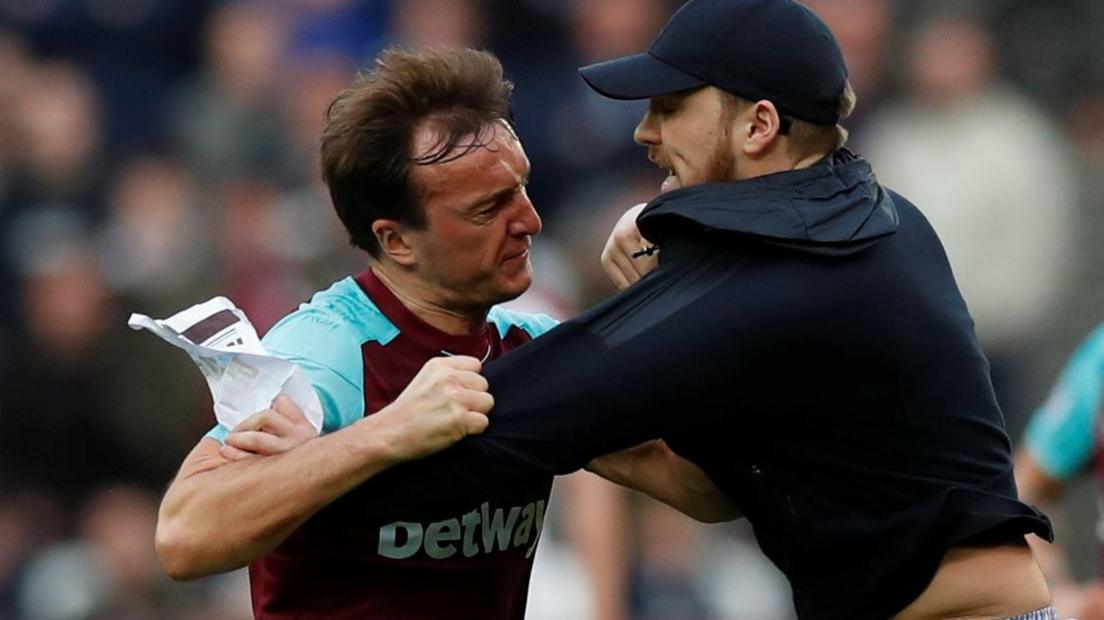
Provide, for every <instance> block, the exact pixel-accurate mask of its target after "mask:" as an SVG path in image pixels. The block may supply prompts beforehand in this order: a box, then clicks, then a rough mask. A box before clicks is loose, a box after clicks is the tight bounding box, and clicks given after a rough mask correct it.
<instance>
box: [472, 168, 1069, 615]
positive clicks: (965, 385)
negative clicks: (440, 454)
mask: <svg viewBox="0 0 1104 620" xmlns="http://www.w3.org/2000/svg"><path fill="white" fill-rule="evenodd" d="M638 225H639V226H640V229H641V232H642V233H643V234H644V236H645V237H646V238H648V239H650V240H653V241H654V242H656V243H658V244H659V245H660V247H661V248H662V250H661V261H660V265H659V268H658V269H657V270H656V271H655V272H653V273H652V274H650V275H648V276H647V277H645V278H644V279H643V280H642V281H641V282H640V283H638V284H636V285H634V286H633V287H631V288H630V289H628V290H626V291H625V292H623V293H621V294H620V295H618V296H616V297H614V298H613V299H611V300H609V301H607V302H605V303H603V304H601V305H600V306H598V307H596V308H594V309H592V310H590V311H588V312H586V313H585V314H583V315H581V316H579V317H578V318H577V319H575V320H572V321H569V322H567V323H565V324H563V325H561V326H560V327H558V328H557V329H555V330H553V331H551V332H549V333H548V334H547V335H545V336H543V337H541V338H539V339H537V340H536V341H534V342H532V343H530V344H529V345H526V346H525V347H522V348H521V349H519V350H518V351H516V352H514V353H513V354H511V355H510V356H508V357H506V358H503V359H502V360H499V361H498V362H496V363H495V364H492V365H491V366H490V367H488V368H487V371H486V374H487V376H488V379H489V380H490V383H491V389H492V392H493V393H494V396H495V408H494V411H493V412H492V414H491V425H490V428H489V429H488V431H487V432H486V433H485V434H484V435H483V436H480V437H474V438H471V439H470V440H465V442H462V443H461V445H460V446H458V450H461V451H465V450H477V451H479V452H481V453H482V454H484V455H487V456H490V457H491V458H492V459H494V460H495V461H498V462H499V463H500V467H501V468H502V469H503V471H504V472H505V471H516V473H518V474H521V473H523V472H547V473H562V472H568V471H572V470H574V469H577V468H579V467H581V466H582V465H584V464H585V463H586V462H587V461H588V460H590V459H591V458H593V457H595V456H598V455H601V454H604V453H607V452H611V451H614V450H618V449H621V448H625V447H628V446H631V445H635V444H637V443H639V442H642V441H644V440H647V439H651V438H655V437H662V438H665V439H666V440H667V441H668V443H669V444H670V445H671V447H672V448H673V449H675V450H676V451H677V452H679V453H680V454H682V455H683V456H686V457H688V458H690V459H691V460H693V461H695V462H697V463H698V464H699V465H701V466H702V467H703V469H705V470H706V472H707V473H708V474H709V475H710V477H711V478H712V479H713V480H714V481H715V482H716V483H717V485H718V486H719V487H721V488H722V489H723V490H724V491H725V492H726V493H727V494H728V495H729V496H730V497H731V498H732V499H734V500H735V502H736V503H737V504H738V505H739V506H740V507H741V508H742V510H743V512H744V514H745V515H746V516H747V518H748V519H749V521H750V522H751V524H752V525H753V527H754V529H755V532H756V536H757V538H758V540H759V543H760V545H761V546H762V549H763V551H764V552H765V553H766V554H767V555H768V556H769V557H770V559H771V560H773V561H774V562H775V563H776V564H777V565H778V566H779V567H780V568H781V569H782V571H783V572H784V573H785V574H786V576H787V577H788V578H789V579H790V581H791V582H792V585H793V591H794V598H795V603H796V606H797V610H798V613H799V615H800V616H801V617H802V618H803V619H804V618H810V619H813V618H841V619H842V618H846V619H850V620H859V619H866V618H869V619H884V618H887V617H890V616H891V615H893V614H894V613H895V612H897V611H899V610H900V609H902V608H903V607H904V606H905V605H907V604H908V603H909V602H910V601H911V600H913V599H914V598H916V596H918V595H919V594H920V592H921V591H922V590H923V589H924V587H925V586H926V585H927V583H928V581H929V580H930V579H931V577H932V575H933V574H934V572H935V569H936V567H937V566H938V564H939V562H940V559H941V558H942V556H943V554H944V553H945V552H946V550H947V549H949V548H950V547H952V546H954V545H957V544H960V543H963V542H965V541H977V540H981V539H989V540H1002V539H1008V540H1013V539H1016V538H1017V537H1019V538H1020V539H1021V540H1022V535H1023V534H1024V533H1026V532H1034V533H1036V534H1038V535H1040V536H1042V537H1044V538H1047V539H1050V538H1051V537H1052V533H1051V529H1050V524H1049V522H1048V521H1047V519H1046V517H1045V516H1043V515H1042V514H1041V513H1040V512H1039V511H1037V510H1036V509H1034V508H1032V507H1030V506H1027V505H1025V504H1023V503H1021V502H1019V501H1018V500H1017V499H1016V491H1015V487H1014V485H1013V480H1012V463H1011V458H1010V444H1009V440H1008V437H1007V434H1006V432H1005V429H1004V422H1003V418H1002V415H1001V413H1000V410H999V409H998V407H997V404H996V402H995V399H994V396H993V391H992V387H991V385H990V381H989V373H988V370H989V366H988V362H987V361H986V359H985V357H984V356H983V354H982V352H981V349H980V348H979V346H978V343H977V339H976V337H975V334H974V329H973V322H972V320H971V318H970V315H969V313H968V312H967V309H966V305H965V303H964V302H963V300H962V297H961V295H960V294H959V292H958V289H957V287H956V285H955V282H954V278H953V276H952V275H951V270H950V267H949V265H948V263H947V258H946V255H945V254H944V251H943V248H942V246H941V244H940V242H939V239H938V238H937V237H936V235H935V232H934V231H933V230H932V228H931V226H930V225H929V224H928V222H927V221H926V220H925V219H924V217H923V215H921V213H920V211H918V210H917V208H916V207H915V206H913V205H912V204H910V203H909V202H908V201H907V200H905V199H904V198H902V197H901V196H900V195H898V194H896V193H894V192H892V191H890V190H887V189H886V188H883V187H882V186H880V185H879V184H878V183H877V181H876V179H875V177H874V174H873V172H872V170H871V168H870V166H869V165H868V164H867V163H866V162H865V161H864V160H862V159H861V158H858V157H857V156H855V155H853V154H851V153H850V152H848V151H846V150H841V151H839V152H837V153H836V154H834V155H833V156H832V157H830V158H827V159H826V160H824V161H822V162H820V163H819V164H817V165H814V166H812V167H810V168H807V169H803V170H796V171H790V172H782V173H778V174H772V175H768V176H764V177H760V178H756V179H751V180H747V181H741V182H736V183H725V184H711V185H700V186H695V187H689V188H684V189H680V190H676V191H673V192H670V193H668V194H665V195H662V196H660V197H659V198H657V199H656V200H655V201H653V202H652V203H651V204H650V205H648V207H647V208H646V209H645V210H644V211H643V213H642V214H641V216H640V219H639V220H638Z"/></svg>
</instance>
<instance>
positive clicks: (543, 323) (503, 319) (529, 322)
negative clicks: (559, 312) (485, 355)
mask: <svg viewBox="0 0 1104 620" xmlns="http://www.w3.org/2000/svg"><path fill="white" fill-rule="evenodd" d="M487 321H488V322H489V323H491V324H493V325H494V326H495V329H497V330H498V335H499V337H501V338H505V337H506V334H507V333H508V332H509V331H510V329H511V328H513V327H516V328H518V329H520V330H522V331H524V332H525V333H527V334H529V337H530V338H537V337H538V336H541V335H542V334H544V333H545V332H547V331H548V330H550V329H552V328H553V327H555V326H557V325H559V323H560V322H559V321H557V320H556V319H554V318H552V317H550V316H548V315H547V314H543V313H537V314H533V313H529V312H519V311H517V310H510V309H509V308H503V307H502V306H494V307H492V308H491V311H490V312H488V313H487Z"/></svg>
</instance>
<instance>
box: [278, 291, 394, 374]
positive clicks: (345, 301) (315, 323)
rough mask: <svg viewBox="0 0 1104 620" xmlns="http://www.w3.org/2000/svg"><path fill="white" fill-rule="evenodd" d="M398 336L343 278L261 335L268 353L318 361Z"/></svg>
mask: <svg viewBox="0 0 1104 620" xmlns="http://www.w3.org/2000/svg"><path fill="white" fill-rule="evenodd" d="M398 335H399V329H398V328H397V327H395V325H394V323H392V322H391V321H390V320H389V319H388V318H387V317H386V316H385V315H384V314H383V312H381V311H380V309H379V308H378V307H376V305H375V304H374V303H372V300H371V299H370V298H369V297H368V295H366V294H365V293H364V291H363V290H362V289H361V288H360V286H359V285H358V284H357V283H356V281H355V280H354V279H353V278H351V277H347V278H343V279H341V280H338V281H337V282H335V283H334V284H333V285H332V286H330V287H329V288H328V289H326V290H324V291H319V292H318V293H315V294H314V296H313V297H311V299H310V301H308V302H307V303H304V304H302V305H300V306H299V308H298V309H297V310H295V311H294V312H292V313H291V314H288V315H287V316H285V317H284V318H282V319H280V321H279V322H277V323H276V325H274V326H273V327H272V329H270V330H269V331H268V333H267V334H265V336H264V339H263V343H264V345H265V348H266V349H268V350H269V351H271V352H273V353H276V354H280V353H286V354H291V355H292V356H294V357H299V356H307V357H311V358H312V359H316V360H319V361H322V360H325V359H326V358H328V357H331V356H332V355H339V356H342V357H343V356H344V355H346V354H353V353H355V354H356V355H357V357H359V351H360V347H361V346H362V345H363V344H364V343H366V342H372V341H376V342H379V343H381V344H387V343H388V342H390V341H391V340H393V339H394V338H395V337H396V336H398Z"/></svg>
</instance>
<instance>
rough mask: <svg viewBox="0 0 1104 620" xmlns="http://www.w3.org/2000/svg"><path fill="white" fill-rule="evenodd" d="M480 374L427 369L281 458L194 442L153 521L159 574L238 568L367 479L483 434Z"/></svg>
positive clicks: (474, 365) (458, 368) (243, 445)
mask: <svg viewBox="0 0 1104 620" xmlns="http://www.w3.org/2000/svg"><path fill="white" fill-rule="evenodd" d="M479 370H480V364H479V360H476V359H474V358H470V357H461V356H456V357H448V358H435V359H433V360H430V361H429V362H427V363H426V365H425V367H423V368H422V370H421V371H420V372H419V373H418V375H417V376H416V377H415V378H414V380H413V381H411V383H410V385H408V386H407V387H406V389H405V390H403V393H402V394H401V395H400V396H399V398H397V399H396V400H395V402H393V403H392V404H391V405H389V406H387V407H385V408H383V409H381V410H380V411H378V412H377V413H375V414H373V415H371V416H368V417H367V418H364V419H363V420H360V421H358V422H356V423H355V424H352V425H350V426H349V427H347V428H344V429H342V430H340V431H337V432H334V433H332V434H329V435H326V436H323V437H319V438H318V439H314V440H311V441H307V442H305V443H302V444H301V445H298V446H296V447H294V448H293V449H291V450H288V451H287V452H284V453H282V454H275V455H272V456H267V457H265V458H241V459H238V460H229V459H228V458H227V456H224V455H223V454H222V453H221V452H220V450H221V448H222V447H221V446H220V445H219V443H218V442H217V441H215V440H214V439H211V438H204V439H202V440H200V442H199V444H198V445H197V446H196V447H195V448H194V449H193V450H192V452H191V453H190V454H189V455H188V456H187V457H186V458H185V460H184V463H183V465H182V466H181V468H180V472H179V473H178V475H177V477H176V479H175V480H173V482H172V484H171V485H170V486H169V490H168V491H167V492H166V494H165V498H164V500H163V501H162V503H161V509H160V512H159V514H158V520H157V535H156V547H157V554H158V556H159V558H160V559H161V563H162V564H163V565H164V567H165V570H166V571H167V572H168V573H169V574H170V575H171V576H172V577H174V578H176V579H190V578H194V577H200V576H203V575H208V574H211V573H217V572H222V571H227V570H231V569H234V568H238V567H240V566H244V565H246V564H248V563H249V562H251V561H253V560H255V559H256V558H258V557H260V556H262V555H264V554H265V553H267V552H269V551H271V550H272V549H273V548H275V547H276V546H277V545H279V544H280V543H281V542H283V541H284V540H285V539H286V538H287V537H288V536H289V535H291V533H292V532H293V531H295V529H296V528H298V527H299V526H300V525H301V524H302V523H303V522H304V521H306V520H307V519H308V518H310V516H311V515H313V514H314V513H316V512H317V511H318V510H320V509H321V508H323V507H324V506H326V505H327V504H329V503H330V502H332V501H333V500H335V499H337V498H338V497H340V496H341V495H343V494H345V493H346V492H348V491H349V490H351V489H353V488H354V487H356V486H357V485H359V484H360V483H362V482H364V481H365V480H367V479H368V478H371V477H372V476H374V475H376V474H378V473H380V472H382V471H384V470H386V469H387V468H389V467H392V466H394V465H396V464H398V463H401V462H403V461H407V460H411V459H415V458H420V457H423V456H427V455H429V454H432V453H434V452H437V451H439V450H442V449H444V448H446V447H448V446H449V445H452V444H453V443H455V442H456V441H458V440H459V439H461V438H462V437H464V436H466V435H470V434H476V433H480V432H482V431H483V430H484V429H485V428H486V425H487V417H486V413H487V412H488V411H490V409H491V407H492V406H493V399H492V398H491V396H490V395H489V394H488V393H487V392H486V389H487V382H486V380H485V379H483V377H481V376H480V375H479V374H478V371H479ZM278 406H279V407H287V406H288V405H287V403H286V402H283V403H279V404H278ZM276 413H279V412H276ZM264 430H265V429H263V428H258V429H257V430H256V431H251V430H248V429H246V430H245V432H244V433H239V434H238V438H237V439H236V440H235V442H236V443H237V445H236V446H234V447H236V448H238V449H246V450H250V449H251V448H257V449H258V450H260V449H261V448H263V446H260V445H259V444H251V442H252V441H265V440H266V439H265V438H264V436H265V435H270V434H271V433H265V432H264ZM250 433H256V434H255V435H251V434H250ZM249 437H252V439H247V438H249ZM227 455H229V456H233V455H234V453H233V452H232V451H228V452H227ZM239 456H240V455H239Z"/></svg>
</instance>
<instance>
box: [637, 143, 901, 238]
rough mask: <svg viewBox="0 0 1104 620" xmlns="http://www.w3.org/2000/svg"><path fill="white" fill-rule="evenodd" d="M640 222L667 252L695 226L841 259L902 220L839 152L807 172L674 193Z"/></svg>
mask: <svg viewBox="0 0 1104 620" xmlns="http://www.w3.org/2000/svg"><path fill="white" fill-rule="evenodd" d="M636 221H637V226H638V227H639V228H640V232H641V234H643V235H644V237H645V238H647V239H648V240H649V241H652V242H653V243H656V244H658V245H660V246H662V245H663V242H664V240H665V239H666V238H667V237H669V236H670V235H671V234H673V233H675V231H680V230H681V231H685V230H686V229H687V225H689V227H690V228H691V229H698V230H702V231H713V232H729V233H737V234H741V235H746V236H750V237H753V238H756V239H759V240H761V241H764V242H767V243H770V244H772V245H781V246H784V247H787V248H792V249H795V250H798V251H801V252H808V253H812V254H828V255H842V254H851V253H853V252H857V251H859V250H862V249H865V248H867V247H869V246H871V245H873V244H875V243H877V242H878V241H879V240H880V239H881V238H883V237H885V236H887V235H891V234H893V233H894V232H895V231H896V230H897V223H898V218H897V208H896V207H895V206H894V204H893V198H892V197H891V196H890V194H889V192H887V191H886V190H885V188H883V187H882V186H881V185H879V184H878V181H877V179H875V178H874V171H873V170H872V169H871V168H870V164H868V163H867V162H866V160H864V159H862V158H861V157H859V156H857V155H855V154H854V153H852V152H850V151H848V150H846V149H840V150H838V151H836V152H835V153H833V154H832V155H831V156H829V157H826V158H824V159H823V160H821V161H820V162H818V163H817V164H814V165H813V166H810V167H808V168H802V169H800V170H788V171H785V172H778V173H775V174H769V175H765V176H761V177H755V178H752V179H747V180H744V181H736V182H732V183H707V184H703V185H695V186H692V187H687V188H683V189H677V190H674V191H671V192H668V193H666V194H663V195H661V196H659V197H657V198H656V199H655V200H653V201H652V202H650V203H648V206H647V207H645V208H644V210H643V211H642V212H641V213H640V217H638V218H637V220H636Z"/></svg>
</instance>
